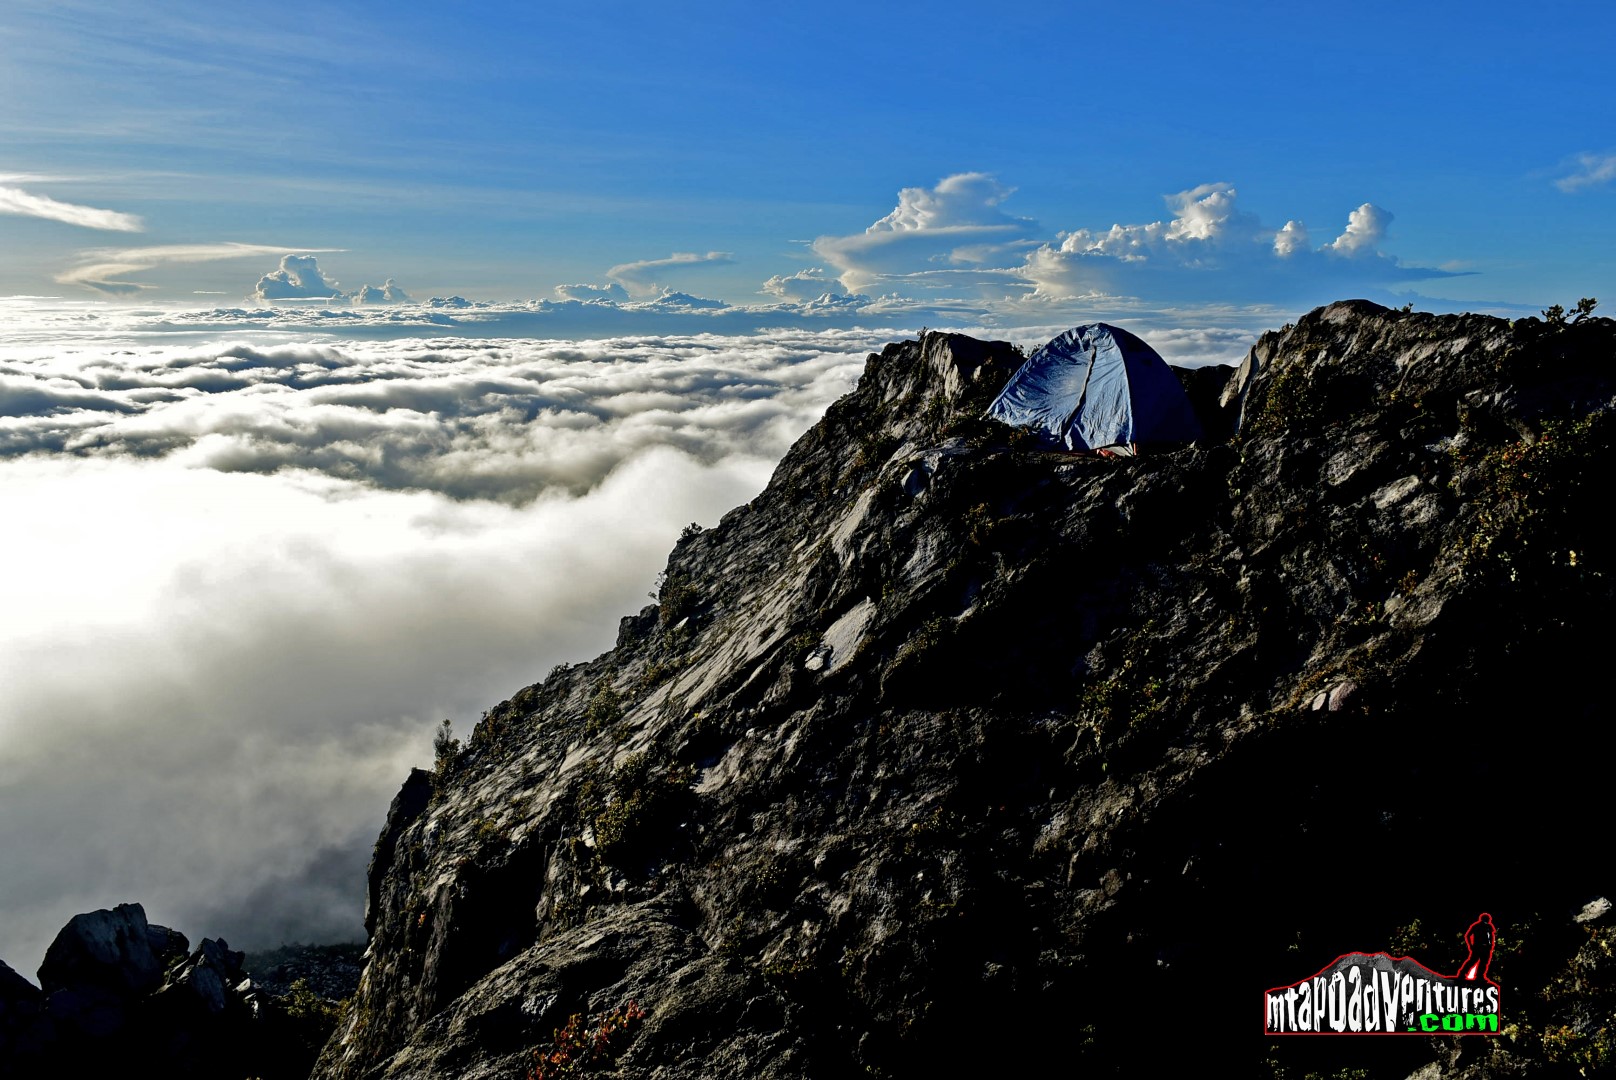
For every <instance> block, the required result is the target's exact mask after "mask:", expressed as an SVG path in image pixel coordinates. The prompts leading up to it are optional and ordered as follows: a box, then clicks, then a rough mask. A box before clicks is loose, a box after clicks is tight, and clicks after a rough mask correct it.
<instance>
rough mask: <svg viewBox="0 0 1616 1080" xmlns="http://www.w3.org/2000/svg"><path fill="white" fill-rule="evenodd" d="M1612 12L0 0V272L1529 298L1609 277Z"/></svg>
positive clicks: (241, 292)
mask: <svg viewBox="0 0 1616 1080" xmlns="http://www.w3.org/2000/svg"><path fill="white" fill-rule="evenodd" d="M1613 30H1616V9H1612V8H1611V7H1610V6H1609V5H1606V4H1592V3H1588V4H1574V3H1552V2H1551V3H1541V4H1537V5H1533V6H1532V7H1530V8H1524V7H1521V6H1518V5H1503V4H1488V3H1482V4H1463V5H1460V4H1442V3H1429V4H1421V5H1402V4H1397V5H1392V4H1377V3H1368V4H1358V5H1352V6H1350V8H1348V7H1341V6H1328V7H1326V6H1324V5H1305V4H1294V3H1287V4H1246V5H1240V6H1239V8H1238V10H1231V9H1230V8H1228V7H1218V6H1211V5H1204V4H1195V5H1190V4H1164V3H1149V2H1142V3H1133V4H1128V5H1105V6H1101V5H1074V4H1062V5H1044V4H1021V5H1014V6H1010V5H965V4H948V3H927V4H902V3H898V4H883V5H870V4H864V3H860V4H848V3H821V4H818V5H814V6H812V7H793V8H789V9H773V8H769V7H765V6H759V5H753V4H744V5H743V4H685V5H668V4H660V3H658V4H649V3H647V4H641V3H624V4H615V5H584V6H581V7H579V8H575V9H571V10H560V9H557V8H553V7H550V6H539V5H530V4H499V3H485V4H477V5H464V6H462V7H446V6H444V5H427V4H421V3H416V2H413V0H403V2H399V3H393V4H388V5H379V4H374V5H332V4H306V3H281V4H268V5H253V6H251V7H247V6H238V5H230V6H224V7H221V6H220V5H213V4H209V5H204V4H200V3H191V2H186V0H175V2H169V3H164V4H161V5H143V6H141V9H136V8H135V7H134V6H132V5H124V4H117V5H114V4H106V3H96V2H81V3H75V2H70V0H49V2H36V0H11V2H10V3H8V4H7V5H6V7H5V8H4V10H3V11H0V57H3V61H4V62H3V63H0V100H5V101H6V102H7V103H8V104H7V107H6V108H5V109H4V110H3V112H0V295H4V294H49V295H58V296H68V297H73V296H79V297H85V298H93V297H97V296H100V297H106V298H116V299H123V300H128V299H131V298H133V299H138V300H141V301H146V302H151V301H169V302H187V303H203V304H216V303H239V302H241V300H242V299H243V298H245V297H247V296H248V295H249V294H252V293H253V292H254V289H255V287H256V284H257V283H258V282H259V280H260V279H261V278H262V277H263V276H264V275H266V274H268V273H270V272H271V271H275V270H276V268H277V267H278V266H279V265H280V258H281V257H282V256H283V255H285V254H289V253H290V254H297V255H301V256H312V257H313V258H314V259H316V260H318V268H319V273H320V274H321V275H323V277H321V278H318V279H315V280H316V286H320V285H322V284H331V288H330V289H327V290H325V291H328V292H335V291H337V290H339V289H340V290H341V291H342V292H350V291H352V290H355V289H357V288H358V287H359V286H361V285H363V284H367V283H368V284H371V285H373V286H381V285H382V284H383V282H384V281H385V280H386V279H389V278H391V279H394V280H395V281H396V282H397V286H398V287H399V288H402V289H403V290H405V291H406V292H407V294H408V295H410V296H413V297H415V298H417V299H420V298H425V297H427V296H431V295H448V294H453V293H458V294H461V295H464V296H468V297H472V298H474V299H479V300H494V301H504V300H522V299H529V298H548V299H552V300H553V299H556V294H555V293H554V292H553V289H554V287H555V286H557V285H564V284H573V283H589V284H594V285H598V286H601V287H603V288H611V287H612V286H613V285H614V283H615V284H616V285H617V286H618V287H619V288H620V289H621V290H622V291H621V292H619V291H618V290H617V289H612V290H611V291H610V292H609V293H602V294H599V295H600V296H602V297H603V298H605V299H607V300H611V301H615V302H623V301H629V302H632V301H635V300H642V301H643V300H646V299H648V298H653V297H655V296H656V295H657V294H658V293H660V292H661V291H663V290H674V291H677V292H681V293H687V294H690V295H693V296H697V297H703V298H715V299H719V300H723V301H725V302H727V303H730V304H752V305H758V304H779V303H789V302H791V301H794V300H807V299H811V298H812V297H813V296H814V295H817V294H818V293H819V292H822V291H828V292H832V293H853V294H858V295H864V296H869V297H872V298H873V297H883V296H886V297H897V298H903V299H905V300H907V301H909V302H912V303H913V304H914V305H916V307H915V310H916V312H917V313H920V312H924V313H933V314H935V313H936V312H939V311H940V312H944V313H947V314H949V315H952V316H954V317H955V319H956V320H962V319H965V318H966V315H965V314H964V313H968V312H973V311H980V312H982V313H984V318H986V319H987V320H988V321H994V320H997V321H999V322H1020V323H1035V322H1036V323H1042V322H1050V323H1054V322H1059V321H1061V318H1062V317H1063V316H1064V315H1065V314H1066V313H1068V312H1076V311H1081V310H1083V309H1084V308H1085V307H1086V306H1089V307H1092V306H1095V305H1096V304H1098V303H1099V301H1100V300H1101V299H1102V298H1104V299H1106V300H1111V301H1116V302H1119V303H1122V304H1124V305H1126V304H1129V303H1133V304H1137V305H1143V306H1148V307H1153V308H1156V309H1167V310H1174V309H1184V310H1197V309H1198V310H1202V311H1208V310H1216V308H1217V307H1218V306H1220V305H1238V306H1244V307H1247V308H1250V307H1258V308H1264V307H1271V308H1273V309H1275V310H1276V311H1284V310H1295V309H1298V308H1302V307H1306V306H1311V305H1312V304H1314V303H1319V302H1323V301H1326V300H1329V299H1334V298H1338V297H1341V296H1346V295H1369V296H1373V297H1377V298H1382V299H1391V298H1396V297H1401V296H1408V297H1410V298H1412V299H1415V301H1416V302H1417V303H1419V304H1420V305H1421V306H1425V305H1426V304H1427V303H1429V304H1430V306H1436V307H1440V306H1444V305H1443V302H1444V301H1446V302H1448V304H1447V306H1475V307H1481V308H1487V307H1493V308H1499V309H1501V310H1503V309H1506V308H1507V305H1519V306H1520V307H1521V308H1522V309H1531V308H1535V307H1539V306H1543V305H1546V304H1548V303H1553V302H1561V303H1566V302H1569V301H1574V300H1575V299H1576V298H1577V297H1578V296H1583V295H1596V296H1597V295H1604V294H1609V293H1611V291H1612V290H1611V286H1612V284H1613V283H1616V281H1613V279H1616V258H1613V256H1612V255H1611V254H1610V252H1611V250H1612V247H1613V243H1612V241H1613V240H1616V224H1613V219H1616V215H1613V210H1616V129H1613V127H1612V125H1611V124H1610V121H1609V118H1610V117H1611V116H1613V115H1616V100H1613V99H1616V77H1613V76H1612V75H1611V73H1610V65H1609V55H1608V54H1609V50H1610V46H1611V43H1612V41H1613V40H1616V35H1613V33H1612V31H1613ZM900 193H902V194H900ZM92 211H104V212H105V213H102V214H95V213H92ZM1288 222H1299V223H1300V225H1298V226H1294V227H1292V228H1291V229H1290V230H1288V231H1287V232H1286V236H1285V239H1283V240H1280V239H1279V234H1280V232H1281V230H1283V229H1285V226H1286V225H1287V223H1288ZM1349 222H1351V223H1354V224H1353V226H1352V228H1349ZM1113 226H1121V229H1120V231H1119V230H1113V229H1112V227H1113ZM872 227H873V231H867V230H872ZM1343 238H1344V239H1343ZM1276 243H1279V244H1281V245H1282V246H1283V247H1284V251H1283V253H1281V252H1280V251H1279V250H1278V249H1276V246H1275V245H1276ZM226 244H237V245H247V246H246V247H244V248H234V249H232V248H227V247H224V246H223V245H226ZM309 265H311V266H312V265H313V264H309ZM614 270H615V271H616V273H615V274H614V273H613V271H614ZM816 271H817V273H816ZM771 279H773V280H774V281H775V285H774V286H773V291H772V292H771V291H767V290H765V288H764V283H765V282H768V281H770V280H771ZM332 283H334V284H332ZM282 291H283V292H285V291H287V290H285V289H283V290H282ZM290 291H296V290H295V289H293V290H290ZM313 291H315V292H319V291H321V289H320V288H319V287H316V288H315V289H314V290H313ZM273 293H274V290H273V287H272V288H271V290H270V295H273ZM625 294H626V295H625ZM574 295H580V296H581V295H584V294H574ZM1043 316H1047V318H1046V317H1043ZM938 321H939V320H938V319H935V318H934V319H933V320H932V325H937V324H938Z"/></svg>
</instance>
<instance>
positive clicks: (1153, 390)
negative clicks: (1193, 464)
mask: <svg viewBox="0 0 1616 1080" xmlns="http://www.w3.org/2000/svg"><path fill="white" fill-rule="evenodd" d="M987 415H988V416H990V417H992V418H994V419H995V420H1003V421H1004V422H1005V423H1007V424H1011V425H1014V426H1016V427H1026V428H1032V429H1033V430H1035V431H1038V432H1039V433H1040V434H1041V435H1042V436H1043V439H1044V441H1045V442H1046V443H1049V444H1053V445H1056V446H1064V447H1065V448H1066V449H1068V450H1108V449H1110V450H1115V451H1118V452H1122V453H1128V452H1130V451H1131V450H1132V447H1133V445H1134V444H1135V443H1153V442H1191V441H1193V440H1195V439H1198V438H1200V437H1201V424H1200V421H1198V420H1197V419H1196V418H1195V409H1194V407H1193V406H1191V405H1190V399H1189V397H1188V395H1186V394H1185V393H1184V387H1183V386H1182V385H1180V384H1179V381H1178V378H1177V376H1175V375H1174V374H1173V372H1172V370H1171V369H1170V368H1169V367H1168V366H1167V361H1165V360H1163V359H1162V358H1161V357H1160V356H1159V355H1157V353H1156V350H1155V349H1152V348H1151V347H1150V346H1149V345H1146V344H1145V343H1144V342H1143V341H1140V340H1139V339H1138V338H1136V337H1134V336H1133V335H1132V334H1130V333H1128V331H1126V330H1123V329H1120V328H1119V327H1115V326H1108V325H1107V324H1105V323H1091V324H1090V325H1088V326H1079V327H1076V328H1075V329H1072V330H1068V331H1066V332H1065V333H1064V334H1061V335H1060V336H1059V337H1057V338H1055V339H1054V340H1053V341H1050V342H1049V343H1048V344H1046V345H1042V346H1040V347H1039V348H1038V350H1037V351H1035V352H1034V353H1033V354H1032V355H1031V356H1030V357H1028V358H1027V362H1026V363H1025V364H1022V365H1021V367H1020V369H1019V370H1017V372H1016V373H1015V374H1014V375H1012V376H1011V377H1010V381H1009V382H1008V383H1006V384H1005V387H1004V389H1003V390H1001V391H999V396H998V397H996V398H994V399H993V404H992V405H990V406H988V411H987Z"/></svg>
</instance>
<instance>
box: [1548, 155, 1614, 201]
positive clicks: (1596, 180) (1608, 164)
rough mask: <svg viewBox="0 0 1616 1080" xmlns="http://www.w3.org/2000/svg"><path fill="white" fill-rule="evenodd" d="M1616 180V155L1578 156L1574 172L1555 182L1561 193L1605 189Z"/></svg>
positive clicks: (1573, 167) (1575, 160)
mask: <svg viewBox="0 0 1616 1080" xmlns="http://www.w3.org/2000/svg"><path fill="white" fill-rule="evenodd" d="M1612 180H1616V154H1578V155H1577V156H1576V158H1575V159H1574V164H1573V166H1572V170H1571V172H1570V173H1568V174H1567V175H1565V176H1562V177H1561V178H1560V179H1558V180H1556V181H1555V182H1554V186H1555V187H1557V188H1559V189H1560V190H1561V191H1566V192H1571V191H1581V190H1583V189H1584V188H1591V187H1603V186H1604V185H1606V184H1608V183H1610V182H1611V181H1612Z"/></svg>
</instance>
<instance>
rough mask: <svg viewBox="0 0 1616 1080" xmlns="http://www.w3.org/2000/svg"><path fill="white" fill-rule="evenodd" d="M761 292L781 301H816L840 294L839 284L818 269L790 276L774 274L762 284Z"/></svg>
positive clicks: (812, 268) (798, 272)
mask: <svg viewBox="0 0 1616 1080" xmlns="http://www.w3.org/2000/svg"><path fill="white" fill-rule="evenodd" d="M762 291H763V292H764V293H766V294H767V295H769V296H776V297H779V298H780V299H781V300H817V299H819V298H820V297H821V296H826V295H836V294H838V293H841V291H842V290H841V283H840V282H838V281H837V280H836V279H835V278H829V277H826V276H825V271H824V270H823V269H821V268H820V267H817V266H815V267H811V268H809V269H807V270H798V271H797V272H796V273H795V274H791V275H790V276H782V275H780V274H776V275H774V276H773V277H771V278H770V279H769V280H767V281H765V282H764V283H763V289H762Z"/></svg>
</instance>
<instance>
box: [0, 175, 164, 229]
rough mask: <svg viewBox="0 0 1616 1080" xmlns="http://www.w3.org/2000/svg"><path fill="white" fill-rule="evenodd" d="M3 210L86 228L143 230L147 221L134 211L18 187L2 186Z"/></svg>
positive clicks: (0, 193)
mask: <svg viewBox="0 0 1616 1080" xmlns="http://www.w3.org/2000/svg"><path fill="white" fill-rule="evenodd" d="M0 214H18V215H20V216H22V217H35V218H44V219H45V220H46V221H60V222H63V223H64V224H67V225H77V226H79V227H80V228H82V229H106V230H109V231H112V232H140V231H142V230H143V229H144V228H145V224H144V223H143V222H142V221H141V220H140V218H139V217H137V216H136V215H134V214H125V213H123V212H122V211H118V210H101V209H98V208H96V207H94V206H80V205H78V204H77V203H67V202H61V201H59V200H57V199H53V198H51V197H50V196H48V195H35V194H34V193H32V192H29V191H24V190H23V189H22V188H17V187H5V186H0Z"/></svg>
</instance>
